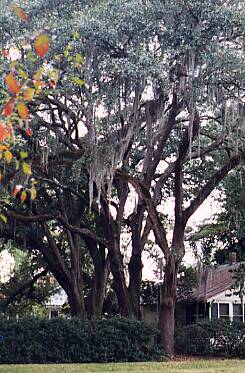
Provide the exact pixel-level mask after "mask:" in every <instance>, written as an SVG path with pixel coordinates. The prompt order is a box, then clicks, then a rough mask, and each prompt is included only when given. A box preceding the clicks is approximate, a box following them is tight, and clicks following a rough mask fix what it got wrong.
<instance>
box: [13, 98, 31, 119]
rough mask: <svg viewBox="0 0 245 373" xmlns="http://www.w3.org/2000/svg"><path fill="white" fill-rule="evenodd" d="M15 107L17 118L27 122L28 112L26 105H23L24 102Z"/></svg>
mask: <svg viewBox="0 0 245 373" xmlns="http://www.w3.org/2000/svg"><path fill="white" fill-rule="evenodd" d="M16 106H17V111H18V114H19V116H20V117H21V118H22V119H24V120H27V119H28V117H29V110H28V107H27V106H26V104H24V102H19V103H18V104H17V105H16Z"/></svg>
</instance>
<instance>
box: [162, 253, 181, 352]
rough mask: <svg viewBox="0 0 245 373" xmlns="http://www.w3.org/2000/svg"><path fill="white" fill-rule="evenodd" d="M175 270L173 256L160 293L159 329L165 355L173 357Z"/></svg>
mask: <svg viewBox="0 0 245 373" xmlns="http://www.w3.org/2000/svg"><path fill="white" fill-rule="evenodd" d="M176 285H177V269H176V264H175V260H174V258H173V256H171V255H170V257H169V259H168V262H167V264H166V269H165V275H164V283H163V284H162V286H161V293H160V313H159V328H160V335H161V340H162V343H163V347H164V350H165V353H166V355H167V356H168V357H170V358H172V357H173V356H174V333H175V303H176Z"/></svg>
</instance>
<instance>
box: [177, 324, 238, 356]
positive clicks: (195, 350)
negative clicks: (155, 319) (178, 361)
mask: <svg viewBox="0 0 245 373" xmlns="http://www.w3.org/2000/svg"><path fill="white" fill-rule="evenodd" d="M176 350H177V351H178V352H179V353H181V354H187V355H200V356H222V357H226V358H230V357H238V358H242V359H244V357H245V325H244V323H238V322H233V323H231V322H229V321H227V320H206V321H202V322H199V323H197V324H193V325H188V326H186V327H184V328H181V329H179V330H177V331H176Z"/></svg>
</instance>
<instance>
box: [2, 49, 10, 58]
mask: <svg viewBox="0 0 245 373" xmlns="http://www.w3.org/2000/svg"><path fill="white" fill-rule="evenodd" d="M2 55H3V56H4V57H8V56H9V51H8V49H4V50H3V52H2Z"/></svg>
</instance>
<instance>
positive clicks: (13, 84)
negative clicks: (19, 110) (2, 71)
mask: <svg viewBox="0 0 245 373" xmlns="http://www.w3.org/2000/svg"><path fill="white" fill-rule="evenodd" d="M5 82H6V84H7V87H8V90H9V92H11V93H14V94H18V93H19V92H20V85H19V83H18V82H17V80H16V79H15V78H14V76H13V74H11V73H9V74H8V75H7V76H6V78H5Z"/></svg>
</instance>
